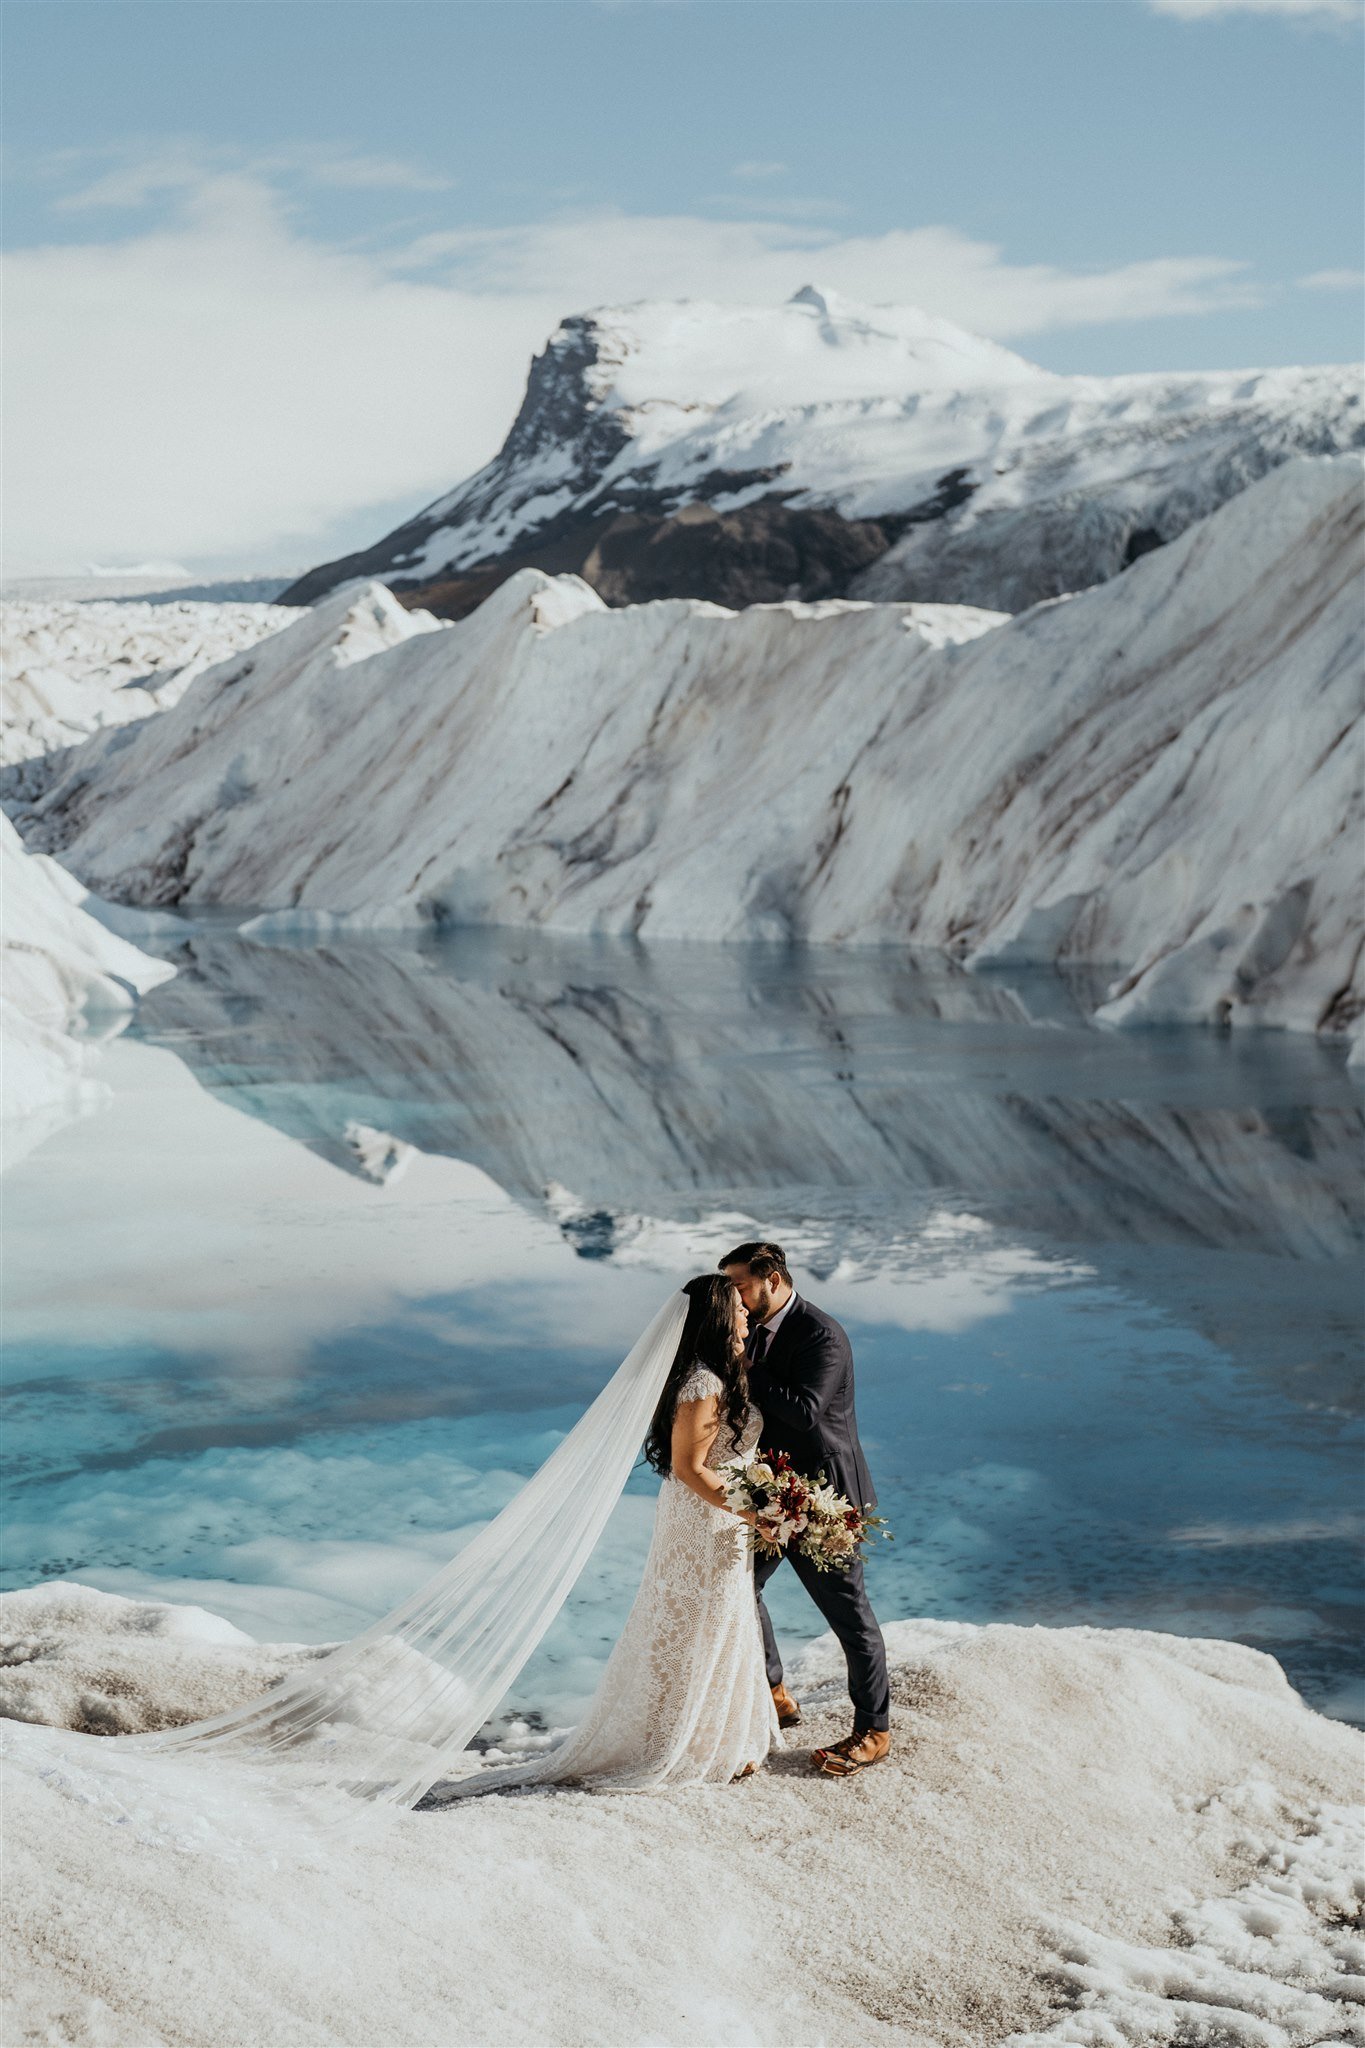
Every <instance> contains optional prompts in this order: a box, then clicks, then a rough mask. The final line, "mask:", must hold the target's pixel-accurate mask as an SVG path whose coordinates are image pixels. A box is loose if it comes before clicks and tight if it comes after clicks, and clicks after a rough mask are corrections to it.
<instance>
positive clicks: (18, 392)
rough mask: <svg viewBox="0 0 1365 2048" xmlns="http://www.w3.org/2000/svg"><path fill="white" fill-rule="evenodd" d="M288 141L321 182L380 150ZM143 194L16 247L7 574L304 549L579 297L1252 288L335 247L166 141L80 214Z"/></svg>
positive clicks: (598, 222)
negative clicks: (109, 221) (75, 229)
mask: <svg viewBox="0 0 1365 2048" xmlns="http://www.w3.org/2000/svg"><path fill="white" fill-rule="evenodd" d="M286 158H287V160H288V162H289V165H290V167H291V173H292V174H295V175H298V176H304V177H307V178H310V179H312V180H313V181H314V182H318V181H325V180H330V181H332V182H339V181H342V180H344V179H347V178H350V179H352V180H354V181H356V182H360V181H362V180H364V179H365V178H370V179H376V178H382V177H383V176H387V175H388V169H389V167H388V166H387V165H386V164H385V163H383V162H380V163H376V162H375V160H373V159H361V158H354V159H346V158H343V157H341V156H337V155H331V156H328V155H326V154H323V155H321V156H319V155H317V154H315V153H310V152H303V151H294V152H283V151H281V152H277V153H276V161H277V162H281V163H282V162H284V161H285V159H286ZM401 170H402V167H401V166H399V167H396V168H395V169H394V176H395V177H397V176H398V175H399V172H400V171H401ZM413 175H414V176H420V175H421V174H420V173H414V174H413ZM120 180H121V181H122V182H121V183H120V182H119V181H120ZM158 194H159V195H161V197H162V199H163V201H164V202H165V203H167V204H168V205H169V207H170V216H169V217H168V218H167V219H165V220H164V221H162V222H160V223H159V224H157V225H155V226H151V227H148V228H145V229H143V230H142V231H140V232H134V233H130V234H127V235H124V236H122V237H120V238H118V239H112V240H111V239H106V240H93V239H92V240H88V241H85V242H81V243H76V244H71V243H61V244H57V243H53V244H49V245H45V246H43V247H39V248H28V249H21V250H19V251H16V252H15V253H14V254H12V255H11V256H10V257H9V258H8V259H7V262H6V290H7V297H8V319H7V342H8V363H7V376H8V386H9V392H8V395H9V411H10V415H11V419H12V421H13V425H12V429H11V443H10V448H9V452H8V456H7V465H8V467H7V483H8V491H7V494H6V496H7V505H8V512H9V520H10V527H9V534H8V541H7V556H6V560H7V570H8V573H10V574H11V575H21V574H24V573H32V572H36V571H42V570H45V569H54V570H57V569H63V568H69V567H73V566H77V565H79V564H81V563H83V562H85V561H87V560H90V559H102V560H112V559H118V560H123V559H129V560H135V559H138V558H139V557H143V556H147V557H157V556H166V555H173V556H175V557H177V558H180V559H184V560H188V561H191V562H193V561H195V560H196V559H197V560H200V561H205V560H217V561H220V562H221V561H225V560H228V559H231V560H232V561H236V562H241V563H243V564H244V565H246V566H251V565H255V566H258V567H265V566H267V565H269V564H270V563H271V562H272V561H278V562H282V563H284V564H286V565H287V564H288V563H290V562H292V561H307V560H311V559H315V558H316V555H317V552H318V541H317V536H318V535H319V534H320V533H323V532H326V531H327V530H328V529H329V528H332V527H334V525H335V522H336V521H337V520H338V518H340V517H342V516H345V515H355V516H356V517H357V518H359V517H360V516H361V515H364V518H366V519H368V517H369V514H368V512H367V511H366V508H376V507H385V508H390V507H392V506H393V505H395V504H397V503H404V502H406V503H410V504H411V505H412V506H413V507H415V506H416V505H417V504H419V503H420V502H421V501H422V500H423V499H424V498H426V497H428V496H434V495H436V493H437V492H439V491H442V490H445V489H447V488H449V486H450V485H451V484H453V483H454V482H456V481H457V480H458V479H459V478H460V477H461V476H463V475H466V474H468V473H469V472H470V471H471V470H472V469H474V468H476V467H477V466H478V465H479V464H480V463H481V462H483V461H485V460H487V459H488V457H489V456H490V455H491V454H492V453H493V452H494V451H495V449H496V448H497V446H498V444H499V442H500V441H501V439H502V436H503V434H504V433H505V431H506V429H507V426H508V424H509V422H510V420H511V418H512V416H513V414H514V412H515V409H516V406H517V403H518V401H519V398H520V395H521V389H522V385H523V381H524V378H525V373H526V366H527V363H528V360H529V358H530V356H531V355H532V353H533V352H534V351H536V350H537V349H539V348H540V347H541V346H542V345H543V343H544V340H545V337H546V335H547V334H548V333H549V332H550V331H551V330H552V328H553V327H554V326H555V325H556V324H557V322H558V321H559V320H560V319H561V318H562V317H563V316H564V315H565V314H566V313H569V312H574V311H579V310H582V309H583V308H585V307H589V306H593V305H600V304H603V303H610V302H613V301H622V300H624V301H629V300H632V299H637V298H642V297H654V296H661V297H667V298H682V297H696V298H712V299H719V300H728V301H740V302H743V301H752V300H758V301H761V302H768V303H776V302H778V301H780V300H782V299H784V298H788V297H790V295H791V294H792V292H793V291H795V290H796V289H797V288H798V287H799V286H801V285H802V284H805V283H807V282H808V281H810V279H811V278H812V277H813V278H814V279H815V281H816V282H817V283H819V284H821V285H825V286H828V287H830V288H831V289H834V290H837V291H840V292H842V293H844V294H846V295H847V296H848V297H850V298H853V299H864V300H871V301H873V302H878V301H880V302H883V303H885V302H888V301H904V302H908V303H912V304H920V305H923V306H925V307H926V308H928V309H929V310H931V311H933V312H937V313H941V314H944V315H946V316H948V317H949V318H951V319H954V320H957V321H959V322H960V323H961V324H962V325H964V326H966V327H970V328H974V329H976V330H977V331H979V332H981V333H984V334H989V335H992V336H994V337H996V338H1001V339H1004V338H1010V339H1017V338H1019V337H1024V336H1027V335H1029V334H1031V333H1039V332H1043V331H1045V330H1048V329H1057V328H1065V327H1067V326H1072V325H1078V324H1087V325H1088V324H1090V323H1093V322H1100V321H1121V320H1126V319H1149V318H1153V317H1157V316H1162V315H1169V316H1175V315H1178V314H1181V313H1198V312H1204V311H1207V310H1210V309H1212V308H1217V307H1228V306H1252V305H1256V304H1258V303H1259V301H1260V293H1259V291H1258V289H1257V287H1256V286H1255V285H1254V284H1253V282H1252V281H1251V280H1250V278H1249V276H1248V273H1247V266H1246V265H1244V264H1242V263H1239V262H1236V261H1233V260H1230V259H1228V258H1225V257H1216V256H1211V257H1179V258H1176V257H1170V258H1165V257H1157V258H1153V259H1151V260H1149V261H1146V262H1139V263H1131V264H1124V265H1119V266H1117V267H1114V268H1111V269H1107V270H1095V271H1071V270H1065V269H1062V268H1061V267H1059V266H1057V265H1051V264H1037V263H1033V264H1013V263H1010V262H1008V261H1007V260H1006V258H1005V256H1004V254H1003V251H1002V249H1001V248H1000V246H999V245H998V244H994V243H986V242H979V241H974V240H972V239H971V238H970V237H968V236H966V235H963V234H961V233H959V232H958V231H957V230H955V229H953V228H951V227H948V226H931V227H919V228H913V229H901V230H896V231H893V232H891V233H888V234H883V235H875V236H849V235H846V234H841V233H840V232H839V231H838V230H837V229H836V228H835V227H833V226H831V225H830V224H828V223H814V222H811V221H804V222H800V221H798V222H793V221H787V220H780V219H775V218H756V219H748V220H733V219H730V220H716V219H707V218H703V217H701V216H699V215H677V216H661V217H656V216H641V215H630V214H624V213H620V212H602V213H597V214H591V215H588V214H580V215H575V216H565V217H561V218H558V219H553V220H548V221H542V222H537V223H531V224H528V225H524V226H519V227H512V228H508V229H477V230H464V229H460V230H454V231H451V232H447V233H443V234H437V235H427V236H425V237H423V238H421V239H420V240H418V241H416V242H411V243H409V244H408V245H407V246H406V247H404V248H399V249H393V248H391V249H388V250H380V249H375V248H370V249H360V248H358V247H355V246H350V247H346V248H342V247H338V246H335V245H333V244H331V243H328V242H326V241H323V240H321V239H318V238H317V237H316V236H313V235H310V234H309V233H307V232H305V230H304V229H303V228H302V227H301V226H300V225H299V223H298V221H297V220H296V219H295V218H293V217H292V215H291V212H290V210H289V209H288V208H287V207H286V204H285V202H284V199H283V198H282V196H281V194H280V193H279V191H278V190H277V189H276V187H275V185H274V184H273V183H272V182H271V181H270V180H268V179H267V178H266V177H264V176H263V175H262V174H261V172H260V171H259V170H258V171H256V172H254V173H251V174H248V173H245V172H243V171H240V170H236V171H231V170H230V171H219V172H215V173H212V174H209V175H205V174H204V173H203V170H202V164H201V162H200V159H199V158H197V157H196V155H195V152H194V151H193V150H192V149H190V148H189V147H188V146H181V145H176V146H175V147H173V148H170V149H168V150H166V151H164V152H162V153H161V154H160V155H159V156H152V155H150V154H148V153H146V152H144V153H143V154H142V155H141V157H138V158H131V157H130V158H129V159H128V160H127V161H126V162H125V163H122V164H118V165H113V166H110V167H109V168H108V169H107V170H106V171H105V172H104V173H103V174H102V176H101V177H100V178H99V179H97V180H95V181H94V182H93V183H86V184H85V185H84V186H83V187H82V189H81V191H80V193H79V194H78V195H73V196H75V197H79V199H80V202H81V203H82V204H83V205H84V206H86V207H87V208H90V209H92V210H94V209H102V208H106V207H109V206H112V205H115V204H118V205H124V204H134V203H143V202H145V201H146V200H147V199H149V198H155V197H156V196H157V195H158ZM376 516H379V515H378V514H376ZM383 516H384V517H388V516H389V513H388V511H387V510H386V511H385V512H384V514H383ZM360 530H361V531H363V524H362V527H361V529H360ZM359 537H360V536H359V532H358V533H357V538H359Z"/></svg>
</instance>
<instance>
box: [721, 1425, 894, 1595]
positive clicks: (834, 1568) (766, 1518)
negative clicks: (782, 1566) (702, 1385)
mask: <svg viewBox="0 0 1365 2048" xmlns="http://www.w3.org/2000/svg"><path fill="white" fill-rule="evenodd" d="M720 1476H721V1478H722V1479H723V1480H724V1481H725V1498H726V1500H727V1502H728V1503H729V1505H730V1506H731V1507H732V1508H734V1509H735V1511H736V1512H737V1513H739V1514H752V1515H753V1516H754V1518H755V1519H754V1525H753V1533H752V1548H753V1549H754V1550H755V1551H756V1552H759V1553H760V1554H761V1555H763V1556H764V1557H780V1556H781V1555H782V1553H783V1551H784V1550H787V1549H792V1550H797V1551H799V1552H800V1553H801V1555H802V1556H803V1557H805V1558H808V1559H809V1560H810V1562H811V1563H812V1564H813V1565H814V1566H815V1569H816V1570H817V1571H818V1572H842V1571H847V1570H848V1567H849V1566H850V1565H851V1564H852V1562H853V1560H854V1558H855V1557H858V1556H860V1555H861V1553H862V1550H863V1548H864V1546H865V1545H866V1544H868V1543H869V1542H870V1541H871V1540H872V1538H873V1537H874V1536H875V1535H878V1534H881V1533H884V1532H883V1530H882V1518H881V1516H880V1515H867V1514H864V1513H863V1512H862V1511H861V1509H859V1508H855V1507H854V1505H853V1503H852V1501H849V1500H846V1499H845V1498H844V1496H843V1494H841V1493H836V1492H835V1491H834V1488H833V1487H832V1486H827V1485H826V1484H825V1477H824V1474H823V1473H821V1475H820V1477H819V1478H818V1479H805V1478H803V1477H802V1475H801V1474H800V1473H799V1472H798V1471H796V1469H795V1468H794V1466H793V1465H792V1461H791V1459H790V1458H789V1457H788V1456H787V1454H786V1452H785V1451H774V1452H772V1453H771V1455H769V1456H768V1457H763V1458H754V1459H752V1460H751V1461H750V1462H749V1464H747V1465H744V1464H733V1465H725V1466H722V1468H721V1473H720Z"/></svg>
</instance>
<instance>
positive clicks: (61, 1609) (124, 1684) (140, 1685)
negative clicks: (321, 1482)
mask: <svg viewBox="0 0 1365 2048" xmlns="http://www.w3.org/2000/svg"><path fill="white" fill-rule="evenodd" d="M320 1654H321V1653H320V1652H319V1651H317V1650H308V1649H301V1648H295V1647H293V1646H289V1645H275V1644H269V1645H262V1644H257V1643H255V1642H253V1641H252V1639H251V1637H250V1636H248V1635H246V1634H244V1633H243V1631H242V1630H241V1629H239V1628H234V1627H233V1625H232V1623H231V1622H230V1621H224V1620H222V1619H221V1618H220V1616H218V1615H216V1614H210V1613H209V1612H208V1611H207V1609H205V1608H203V1607H185V1606H176V1605H173V1604H171V1603H170V1602H156V1601H147V1600H125V1599H124V1598H123V1597H122V1596H121V1595H119V1594H117V1593H100V1592H97V1591H96V1590H95V1588H94V1587H92V1586H81V1585H77V1584H74V1583H69V1582H68V1581H66V1580H64V1579H56V1580H52V1581H49V1582H48V1583H46V1584H44V1585H41V1586H31V1587H29V1588H27V1589H26V1590H25V1591H23V1592H18V1593H4V1594H0V1716H3V1717H4V1718H5V1719H8V1720H13V1721H41V1722H44V1723H46V1724H48V1725H49V1726H51V1727H54V1728H73V1729H78V1730H80V1731H82V1732H83V1733H85V1734H88V1735H129V1734H134V1733H136V1732H139V1731H141V1730H145V1729H150V1728H164V1727H168V1726H175V1725H178V1724H180V1723H182V1722H185V1721H193V1720H197V1719H199V1718H200V1717H202V1716H205V1715H208V1714H218V1713H222V1712H224V1711H225V1710H226V1709H227V1708H228V1707H232V1706H236V1705H237V1704H238V1703H239V1702H240V1701H242V1700H247V1699H252V1698H254V1697H255V1695H256V1694H257V1693H261V1692H264V1691H265V1690H266V1688H267V1687H268V1686H270V1685H273V1684H274V1683H275V1681H276V1680H277V1679H279V1678H281V1677H283V1676H284V1674H285V1672H286V1671H288V1670H290V1669H291V1668H292V1667H293V1666H294V1665H295V1664H297V1663H299V1662H301V1661H303V1660H305V1659H307V1658H310V1657H315V1656H318V1655H320Z"/></svg>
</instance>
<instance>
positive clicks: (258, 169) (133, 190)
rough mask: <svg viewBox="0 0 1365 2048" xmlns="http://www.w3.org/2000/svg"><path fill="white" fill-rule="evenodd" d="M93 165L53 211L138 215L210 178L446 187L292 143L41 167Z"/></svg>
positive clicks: (199, 147) (184, 147) (356, 155)
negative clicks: (109, 210) (98, 166)
mask: <svg viewBox="0 0 1365 2048" xmlns="http://www.w3.org/2000/svg"><path fill="white" fill-rule="evenodd" d="M92 159H93V160H94V161H97V162H101V163H104V164H106V165H107V166H108V168H107V169H105V170H103V171H101V172H100V173H99V175H98V176H97V177H94V178H91V179H90V180H89V182H87V183H83V184H78V185H77V186H76V187H75V189H74V190H73V191H70V192H66V193H63V194H62V195H61V196H60V197H59V198H57V199H56V200H54V202H53V205H54V208H55V209H56V211H58V212H62V213H78V212H84V211H86V210H88V209H92V208H97V207H116V208H129V207H140V206H145V205H147V204H148V202H149V201H151V200H153V199H156V198H159V197H161V196H163V195H164V194H167V193H174V192H192V191H195V190H197V189H200V188H202V187H204V186H206V185H208V184H209V183H210V181H211V180H213V179H215V178H221V177H224V176H231V175H235V176H237V177H240V178H249V179H281V180H284V179H289V178H297V179H299V180H300V181H301V182H302V183H304V184H308V185H319V186H328V187H332V188H341V189H345V190H349V191H406V192H440V191H446V190H448V189H449V187H450V182H451V181H450V179H449V178H442V177H438V176H434V175H433V174H432V173H431V172H429V171H424V170H422V169H421V168H420V167H419V166H418V165H416V164H410V163H405V162H403V161H401V160H400V159H399V158H397V157H384V156H367V155H364V154H362V153H360V152H358V151H355V150H350V149H345V148H341V147H334V148H327V147H325V146H322V145H319V144H315V143H294V144H290V145H289V146H287V147H284V148H279V149H271V150H261V151H257V152H254V153H243V152H242V151H241V150H237V149H231V148H210V147H208V146H207V145H206V144H205V143H202V142H200V141H198V140H197V139H195V138H186V139H182V140H174V139H172V140H170V141H168V142H165V143H162V144H160V145H159V146H157V147H155V148H152V149H148V148H146V147H144V146H140V145H135V144H126V145H120V146H118V147H115V148H111V149H105V150H98V151H93V150H64V151H61V152H59V153H57V154H54V155H52V156H50V157H48V159H47V160H46V164H45V166H44V168H45V169H46V170H47V171H48V173H49V175H53V174H55V175H57V176H60V175H62V173H63V172H66V171H74V170H80V169H82V167H83V166H86V165H89V164H90V163H91V162H92Z"/></svg>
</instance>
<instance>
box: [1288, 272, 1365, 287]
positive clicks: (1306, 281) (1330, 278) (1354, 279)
mask: <svg viewBox="0 0 1365 2048" xmlns="http://www.w3.org/2000/svg"><path fill="white" fill-rule="evenodd" d="M1298 283H1299V285H1300V287H1301V289H1302V290H1304V291H1306V292H1358V291H1365V270H1310V272H1309V273H1308V275H1307V277H1301V278H1299V280H1298Z"/></svg>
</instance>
